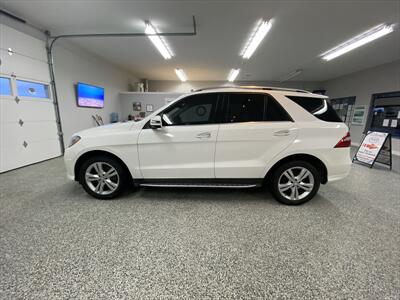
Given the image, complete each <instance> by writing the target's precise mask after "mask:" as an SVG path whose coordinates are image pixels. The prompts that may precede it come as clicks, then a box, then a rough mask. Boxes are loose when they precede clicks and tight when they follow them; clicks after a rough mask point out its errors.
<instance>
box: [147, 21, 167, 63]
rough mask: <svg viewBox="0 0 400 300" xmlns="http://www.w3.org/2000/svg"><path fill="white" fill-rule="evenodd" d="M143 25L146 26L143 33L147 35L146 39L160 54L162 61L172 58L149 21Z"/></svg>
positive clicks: (165, 44)
mask: <svg viewBox="0 0 400 300" xmlns="http://www.w3.org/2000/svg"><path fill="white" fill-rule="evenodd" d="M145 24H146V29H145V31H144V33H146V34H149V36H148V38H149V39H150V41H151V42H152V43H153V45H154V46H155V47H156V48H157V50H158V51H159V52H160V53H161V55H162V56H163V57H164V59H170V58H171V57H172V56H174V54H173V53H172V51H171V50H170V49H169V48H168V46H167V43H166V42H165V40H164V39H163V38H162V37H160V36H159V35H157V33H158V31H157V29H156V28H155V27H154V26H153V25H152V24H151V23H150V22H149V21H146V22H145Z"/></svg>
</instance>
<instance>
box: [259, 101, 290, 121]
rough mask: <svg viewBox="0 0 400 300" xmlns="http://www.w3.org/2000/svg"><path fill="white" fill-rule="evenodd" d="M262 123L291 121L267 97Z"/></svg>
mask: <svg viewBox="0 0 400 300" xmlns="http://www.w3.org/2000/svg"><path fill="white" fill-rule="evenodd" d="M266 101H267V103H266V107H265V116H264V121H292V118H291V117H290V116H289V114H288V113H287V112H286V111H285V110H284V109H283V107H282V106H281V105H280V104H279V103H278V102H276V100H275V99H274V98H272V97H271V96H269V95H267V100H266Z"/></svg>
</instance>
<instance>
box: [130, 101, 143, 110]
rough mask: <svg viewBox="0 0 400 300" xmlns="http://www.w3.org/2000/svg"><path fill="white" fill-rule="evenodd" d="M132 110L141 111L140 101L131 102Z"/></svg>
mask: <svg viewBox="0 0 400 300" xmlns="http://www.w3.org/2000/svg"><path fill="white" fill-rule="evenodd" d="M132 105H133V110H134V111H141V110H142V103H141V102H133V104H132Z"/></svg>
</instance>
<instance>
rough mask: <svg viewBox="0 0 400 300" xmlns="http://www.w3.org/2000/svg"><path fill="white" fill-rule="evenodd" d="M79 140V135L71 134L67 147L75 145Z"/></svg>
mask: <svg viewBox="0 0 400 300" xmlns="http://www.w3.org/2000/svg"><path fill="white" fill-rule="evenodd" d="M80 140H81V137H80V136H79V135H75V136H73V137H72V139H71V141H70V142H69V146H68V147H72V146H73V145H75V144H76V143H77V142H79V141H80Z"/></svg>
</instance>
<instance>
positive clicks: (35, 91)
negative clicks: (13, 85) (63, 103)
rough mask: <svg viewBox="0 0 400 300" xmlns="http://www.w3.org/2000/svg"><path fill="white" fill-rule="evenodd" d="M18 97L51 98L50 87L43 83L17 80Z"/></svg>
mask: <svg viewBox="0 0 400 300" xmlns="http://www.w3.org/2000/svg"><path fill="white" fill-rule="evenodd" d="M17 91H18V96H22V97H33V98H49V86H48V85H46V84H42V83H37V82H31V81H25V80H17Z"/></svg>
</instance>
